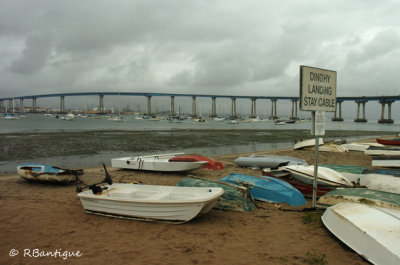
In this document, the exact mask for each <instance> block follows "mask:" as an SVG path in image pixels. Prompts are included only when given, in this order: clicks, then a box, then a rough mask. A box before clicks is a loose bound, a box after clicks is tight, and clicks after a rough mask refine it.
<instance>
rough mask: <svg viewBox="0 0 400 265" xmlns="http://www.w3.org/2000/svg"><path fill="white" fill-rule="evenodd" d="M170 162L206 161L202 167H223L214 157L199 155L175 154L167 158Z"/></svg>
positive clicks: (217, 168)
mask: <svg viewBox="0 0 400 265" xmlns="http://www.w3.org/2000/svg"><path fill="white" fill-rule="evenodd" d="M169 161H170V162H197V161H206V162H207V163H206V164H205V165H203V167H202V168H203V169H211V170H220V169H224V165H223V164H222V163H221V162H220V161H218V160H215V159H211V158H208V157H205V156H201V155H177V156H174V157H172V158H170V159H169Z"/></svg>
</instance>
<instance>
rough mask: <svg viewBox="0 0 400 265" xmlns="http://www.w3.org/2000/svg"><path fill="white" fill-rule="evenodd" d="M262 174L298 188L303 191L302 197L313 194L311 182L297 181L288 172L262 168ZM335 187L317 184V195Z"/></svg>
mask: <svg viewBox="0 0 400 265" xmlns="http://www.w3.org/2000/svg"><path fill="white" fill-rule="evenodd" d="M261 173H262V175H263V176H269V177H273V178H278V179H280V180H283V181H286V182H287V183H289V184H290V185H292V186H293V187H295V188H296V189H298V190H299V191H300V192H301V193H303V195H304V197H309V198H311V197H312V195H313V185H312V184H306V183H303V182H301V181H298V180H297V179H296V178H294V177H293V176H292V175H291V174H290V173H283V172H282V171H271V170H268V169H263V170H262V171H261ZM333 189H336V188H335V187H328V186H325V187H321V186H317V197H320V196H322V195H324V194H327V193H328V192H329V191H331V190H333Z"/></svg>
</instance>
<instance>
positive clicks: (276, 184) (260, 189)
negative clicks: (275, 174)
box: [220, 173, 307, 206]
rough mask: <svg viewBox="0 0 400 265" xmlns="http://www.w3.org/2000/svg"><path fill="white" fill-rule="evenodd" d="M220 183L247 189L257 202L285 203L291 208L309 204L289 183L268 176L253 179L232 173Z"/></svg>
mask: <svg viewBox="0 0 400 265" xmlns="http://www.w3.org/2000/svg"><path fill="white" fill-rule="evenodd" d="M220 181H223V182H227V183H232V184H235V185H238V186H243V187H246V188H247V189H248V190H249V191H250V194H251V196H252V197H253V198H254V199H255V200H260V201H266V202H276V203H281V202H285V203H287V204H289V205H291V206H300V205H304V204H306V203H307V201H306V200H305V199H304V196H303V194H301V192H300V191H298V190H297V189H296V188H295V187H293V186H292V185H290V184H289V183H287V182H285V181H282V180H280V179H277V178H272V177H268V176H263V177H253V176H248V175H244V174H236V173H232V174H230V175H229V176H226V177H224V178H221V179H220Z"/></svg>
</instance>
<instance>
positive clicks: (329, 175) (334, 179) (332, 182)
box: [280, 165, 354, 187]
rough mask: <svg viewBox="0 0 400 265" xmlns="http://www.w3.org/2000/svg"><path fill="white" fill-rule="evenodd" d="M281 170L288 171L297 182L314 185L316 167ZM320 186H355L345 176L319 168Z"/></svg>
mask: <svg viewBox="0 0 400 265" xmlns="http://www.w3.org/2000/svg"><path fill="white" fill-rule="evenodd" d="M280 169H282V170H287V171H289V172H290V173H291V175H292V176H293V177H294V178H296V179H297V180H299V181H301V182H303V183H306V184H310V185H313V183H314V166H302V165H297V166H283V167H281V168H280ZM317 182H318V185H321V186H335V187H353V186H354V184H353V183H352V182H351V181H350V180H349V179H348V178H346V177H345V176H343V174H341V173H340V172H337V171H335V170H333V169H330V168H326V167H318V177H317Z"/></svg>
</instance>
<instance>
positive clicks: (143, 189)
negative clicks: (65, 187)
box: [78, 183, 224, 223]
mask: <svg viewBox="0 0 400 265" xmlns="http://www.w3.org/2000/svg"><path fill="white" fill-rule="evenodd" d="M107 187H108V189H107V190H106V191H103V192H102V193H101V194H100V195H95V194H93V193H92V191H91V190H87V191H84V192H81V193H79V194H78V197H79V198H80V200H81V203H82V206H83V208H84V209H85V210H86V211H88V212H90V213H95V214H101V215H111V216H115V217H121V218H132V219H141V220H149V221H150V220H151V221H154V220H159V221H169V222H177V223H183V222H187V221H189V220H191V219H193V218H194V217H196V216H199V215H202V214H205V213H207V212H208V211H210V210H211V208H212V207H213V206H214V204H215V203H216V202H217V200H218V198H219V197H220V196H221V195H222V194H223V193H224V190H223V189H222V188H219V187H210V188H206V187H174V186H155V185H134V184H122V183H118V184H112V185H107Z"/></svg>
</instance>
